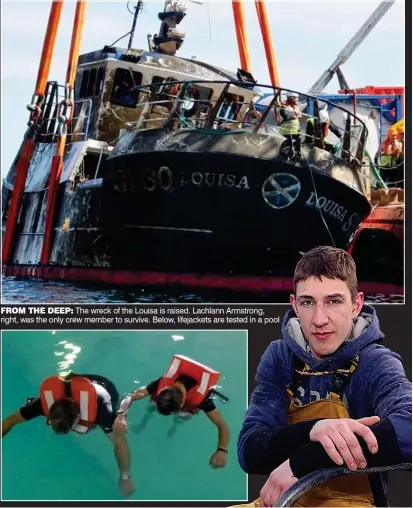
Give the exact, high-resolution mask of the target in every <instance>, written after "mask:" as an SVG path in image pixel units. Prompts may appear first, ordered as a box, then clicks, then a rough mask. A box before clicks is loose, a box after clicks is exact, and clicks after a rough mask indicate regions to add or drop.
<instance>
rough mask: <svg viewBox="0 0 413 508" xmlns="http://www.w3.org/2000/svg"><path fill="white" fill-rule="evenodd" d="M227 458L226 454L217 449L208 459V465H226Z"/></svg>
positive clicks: (219, 466)
mask: <svg viewBox="0 0 413 508" xmlns="http://www.w3.org/2000/svg"><path fill="white" fill-rule="evenodd" d="M227 460H228V454H227V453H225V452H221V451H220V450H217V451H216V452H215V453H214V454H212V456H211V458H210V459H209V465H210V466H211V467H212V469H219V468H221V467H225V466H226V464H227Z"/></svg>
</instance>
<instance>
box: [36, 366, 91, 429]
mask: <svg viewBox="0 0 413 508" xmlns="http://www.w3.org/2000/svg"><path fill="white" fill-rule="evenodd" d="M70 387H71V397H67V396H66V392H65V381H64V380H63V379H62V378H61V377H59V376H51V377H48V378H47V379H45V380H44V381H43V383H42V384H41V386H40V400H41V403H42V408H43V412H44V414H45V416H46V417H48V416H49V412H50V407H51V406H52V404H53V403H54V402H56V401H57V400H62V399H68V400H73V401H74V402H75V403H76V404H77V406H78V407H79V409H80V420H79V422H78V423H77V424H76V425H75V426H74V427H73V430H74V431H76V432H79V433H81V434H85V433H86V432H88V431H89V430H91V429H92V428H94V427H95V426H96V425H95V420H96V417H97V410H98V398H97V393H96V389H95V387H94V386H93V383H92V382H91V381H89V379H87V378H85V377H81V376H72V378H71V381H70Z"/></svg>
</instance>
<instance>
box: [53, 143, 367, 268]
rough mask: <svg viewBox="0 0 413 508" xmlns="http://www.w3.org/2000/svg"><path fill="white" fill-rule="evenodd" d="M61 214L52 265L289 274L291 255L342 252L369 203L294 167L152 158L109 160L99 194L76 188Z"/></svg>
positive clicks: (207, 156)
mask: <svg viewBox="0 0 413 508" xmlns="http://www.w3.org/2000/svg"><path fill="white" fill-rule="evenodd" d="M160 168H163V169H162V170H161V171H160V172H159V170H160ZM274 181H276V182H277V184H274ZM274 185H276V186H277V185H279V186H281V188H284V189H285V188H286V189H288V190H287V194H286V195H283V194H282V193H279V192H278V191H277V187H276V186H275V187H274ZM278 189H279V187H278ZM277 192H278V194H277ZM316 196H318V203H319V205H320V206H319V207H317V206H316V203H317V197H316ZM71 210H72V212H71V221H70V222H71V224H72V225H73V228H72V230H71V231H68V232H65V233H63V234H59V235H58V238H57V242H56V249H55V251H54V252H55V254H56V256H55V261H56V263H58V264H61V265H66V264H67V263H68V262H69V263H70V264H73V265H75V266H79V265H85V264H86V265H89V266H108V267H110V268H111V269H114V270H154V271H162V272H182V273H188V272H191V273H201V274H202V273H216V274H234V275H236V274H245V275H257V276H260V275H277V276H283V275H286V276H291V274H292V272H293V269H294V266H295V263H296V262H297V260H298V259H299V257H300V252H303V251H307V250H309V249H311V248H312V247H315V246H317V245H325V244H328V245H335V246H337V247H341V248H343V249H347V248H348V246H349V243H350V242H351V240H352V238H353V236H354V234H355V232H356V230H357V228H358V226H359V224H360V223H361V221H362V220H363V219H364V218H365V217H366V216H367V215H368V214H369V212H370V205H369V203H368V201H367V200H366V198H365V197H364V196H363V195H362V194H361V193H360V192H358V191H356V190H354V189H352V188H351V187H349V186H348V185H346V184H343V183H342V182H341V181H338V180H337V179H335V178H332V177H330V176H328V175H327V174H325V173H322V172H320V171H317V170H315V169H313V170H311V169H310V167H308V166H304V165H302V166H298V165H294V164H289V163H286V162H283V161H281V160H268V159H258V158H252V157H251V156H244V155H240V154H228V153H220V152H213V151H211V152H208V153H199V152H189V151H181V152H179V151H158V152H154V151H153V152H150V153H142V152H138V153H136V152H135V153H131V154H126V155H118V156H114V157H111V158H110V159H109V160H108V161H107V166H106V168H105V178H104V180H103V187H102V188H101V189H95V190H81V186H79V188H78V190H77V192H76V198H75V200H74V201H73V202H72V204H71ZM85 211H86V212H87V213H85ZM97 260H98V262H97ZM102 260H104V262H102Z"/></svg>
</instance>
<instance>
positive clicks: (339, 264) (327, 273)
mask: <svg viewBox="0 0 413 508" xmlns="http://www.w3.org/2000/svg"><path fill="white" fill-rule="evenodd" d="M310 277H318V278H319V279H320V280H321V277H326V278H327V279H340V280H342V281H344V282H346V284H347V286H348V288H349V290H350V294H351V298H352V300H353V301H354V300H355V298H356V296H357V292H358V288H357V273H356V263H355V262H354V259H353V258H352V257H351V256H350V254H348V253H347V252H346V251H345V250H342V249H337V248H336V247H330V246H327V245H326V246H321V247H315V248H314V249H311V250H310V251H308V252H306V253H305V254H304V255H303V257H302V258H301V259H300V261H298V263H297V266H296V267H295V272H294V294H296V293H297V284H298V283H299V282H302V281H304V280H307V279H309V278H310Z"/></svg>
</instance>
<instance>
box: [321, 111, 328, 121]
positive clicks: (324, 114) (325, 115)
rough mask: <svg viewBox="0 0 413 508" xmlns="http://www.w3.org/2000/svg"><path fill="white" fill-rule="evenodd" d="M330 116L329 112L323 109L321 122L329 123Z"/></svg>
mask: <svg viewBox="0 0 413 508" xmlns="http://www.w3.org/2000/svg"><path fill="white" fill-rule="evenodd" d="M328 120H329V116H328V111H327V110H326V109H322V110H321V111H320V122H328Z"/></svg>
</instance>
